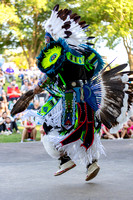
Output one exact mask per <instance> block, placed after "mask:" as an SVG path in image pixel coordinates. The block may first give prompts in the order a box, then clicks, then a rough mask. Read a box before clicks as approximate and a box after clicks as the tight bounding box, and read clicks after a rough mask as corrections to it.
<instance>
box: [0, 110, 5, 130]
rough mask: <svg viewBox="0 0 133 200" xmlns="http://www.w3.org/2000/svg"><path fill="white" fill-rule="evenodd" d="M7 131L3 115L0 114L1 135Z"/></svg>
mask: <svg viewBox="0 0 133 200" xmlns="http://www.w3.org/2000/svg"><path fill="white" fill-rule="evenodd" d="M3 131H5V119H3V117H2V113H1V112H0V134H1V133H2V132H3Z"/></svg>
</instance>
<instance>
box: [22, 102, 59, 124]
mask: <svg viewBox="0 0 133 200" xmlns="http://www.w3.org/2000/svg"><path fill="white" fill-rule="evenodd" d="M61 116H62V99H60V101H59V102H58V103H57V104H56V105H55V106H54V107H53V108H52V110H51V111H50V112H49V113H48V114H47V115H44V116H43V115H40V114H39V113H38V111H35V110H26V111H25V112H24V115H23V117H22V120H23V119H28V118H29V117H32V119H34V121H35V123H36V124H37V123H39V124H43V123H44V122H46V124H47V125H48V126H52V127H55V126H58V127H61Z"/></svg>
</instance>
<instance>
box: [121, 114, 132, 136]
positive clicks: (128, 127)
mask: <svg viewBox="0 0 133 200" xmlns="http://www.w3.org/2000/svg"><path fill="white" fill-rule="evenodd" d="M132 135H133V117H130V118H129V120H128V121H127V124H124V125H123V128H122V129H121V138H122V139H123V138H131V136H132Z"/></svg>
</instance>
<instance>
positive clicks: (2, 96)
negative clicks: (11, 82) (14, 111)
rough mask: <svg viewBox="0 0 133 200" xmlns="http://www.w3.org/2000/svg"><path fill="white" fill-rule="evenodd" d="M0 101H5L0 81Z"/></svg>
mask: <svg viewBox="0 0 133 200" xmlns="http://www.w3.org/2000/svg"><path fill="white" fill-rule="evenodd" d="M0 101H3V102H7V99H6V93H5V91H4V89H3V84H2V83H1V82H0Z"/></svg>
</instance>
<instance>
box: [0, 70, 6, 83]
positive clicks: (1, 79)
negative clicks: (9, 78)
mask: <svg viewBox="0 0 133 200" xmlns="http://www.w3.org/2000/svg"><path fill="white" fill-rule="evenodd" d="M0 83H2V86H3V85H4V84H5V75H4V73H3V71H2V70H0Z"/></svg>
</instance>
